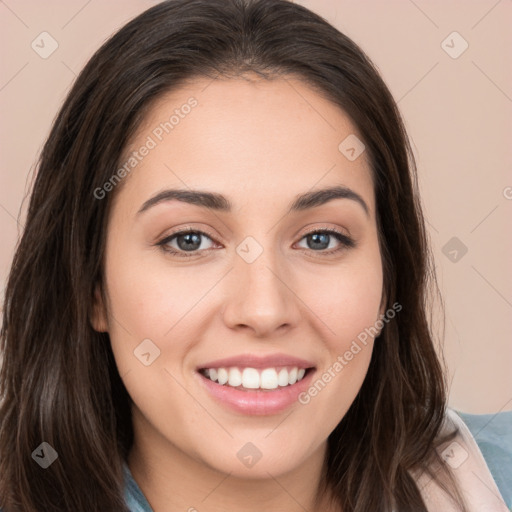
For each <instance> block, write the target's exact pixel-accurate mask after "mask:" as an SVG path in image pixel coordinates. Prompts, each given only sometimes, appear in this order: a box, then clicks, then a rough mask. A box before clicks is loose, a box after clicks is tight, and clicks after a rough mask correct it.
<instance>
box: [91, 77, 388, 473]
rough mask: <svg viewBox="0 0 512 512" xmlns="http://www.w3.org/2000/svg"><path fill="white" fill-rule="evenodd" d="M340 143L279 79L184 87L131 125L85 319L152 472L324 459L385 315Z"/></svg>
mask: <svg viewBox="0 0 512 512" xmlns="http://www.w3.org/2000/svg"><path fill="white" fill-rule="evenodd" d="M186 105H188V107H186ZM173 114H174V118H171V116H172V115H173ZM169 120H170V121H169ZM166 122H167V125H166V124H165V123H166ZM350 135H352V136H354V135H355V136H358V137H359V139H361V138H362V137H361V136H360V135H359V134H358V131H357V129H356V128H355V126H354V125H353V124H352V123H351V121H350V120H349V118H348V117H347V116H346V115H345V114H344V113H343V111H341V110H340V109H339V108H338V107H337V106H335V105H334V104H332V103H331V102H329V101H328V100H326V99H324V98H322V97H321V96H320V95H318V94H317V93H316V92H314V91H313V90H312V89H310V88H309V87H308V86H307V85H305V84H304V83H302V82H300V81H299V80H296V79H292V78H287V79H283V78H280V79H275V80H273V81H262V80H258V79H254V80H252V81H247V80H243V79H234V80H216V81H213V82H212V81H210V80H203V79H198V80H196V81H195V82H191V83H189V84H188V85H187V86H183V87H182V88H180V89H179V90H175V91H172V93H170V94H168V95H166V96H165V97H163V98H161V99H160V100H159V101H158V103H157V104H155V105H154V106H153V107H152V109H151V111H150V112H149V113H148V114H147V117H146V119H145V121H144V123H143V125H142V126H141V127H140V129H139V131H138V133H137V135H136V137H135V138H134V140H133V141H132V143H131V144H130V146H129V148H127V149H126V152H125V160H124V161H123V162H122V163H121V165H120V167H121V166H123V165H125V164H126V166H125V171H126V172H125V173H122V172H121V173H120V174H121V177H122V176H123V174H126V176H125V177H124V178H123V182H122V184H121V185H117V186H118V187H119V190H114V191H111V192H109V193H115V201H114V203H113V208H112V210H111V214H110V218H109V224H108V232H107V246H106V256H105V281H104V283H103V289H104V292H105V296H106V302H105V303H102V302H101V301H100V299H99V298H97V303H96V313H95V315H94V318H93V319H92V322H93V325H94V327H95V328H96V329H97V330H98V331H107V332H108V333H109V335H110V339H111V343H112V349H113V353H114V356H115V360H116V363H117V366H118V369H119V373H120V375H121V377H122V379H123V382H124V384H125V386H126V389H127V390H128V393H129V394H130V395H131V397H132V399H133V402H134V406H133V423H134V429H135V436H136V437H135V443H136V444H138V445H139V446H143V449H144V450H146V451H147V452H150V453H153V454H154V456H155V457H156V458H158V457H165V456H166V455H167V454H168V455H169V457H171V456H178V455H177V454H179V457H180V458H181V459H182V460H188V461H193V462H194V464H197V465H199V466H200V467H203V468H204V467H207V468H210V469H212V468H213V469H216V470H220V471H222V472H224V473H231V474H232V475H233V476H240V477H244V478H257V477H268V473H271V474H272V475H274V476H277V475H279V474H283V473H286V472H290V471H293V470H294V469H295V468H298V467H300V466H301V465H303V464H304V463H306V464H308V463H310V462H311V461H313V460H320V459H319V457H321V456H322V457H323V455H321V454H323V453H324V451H323V450H324V449H325V446H326V439H327V437H328V435H329V434H330V433H331V432H332V430H333V429H334V428H335V427H336V425H337V424H338V423H339V422H340V420H341V419H342V418H343V416H344V415H345V413H346V411H347V410H348V408H349V406H350V405H351V403H352V402H353V400H354V398H355V397H356V395H357V393H358V391H359V389H360V387H361V384H362V382H363V380H364V378H365V375H366V372H367V369H368V365H369V361H370V357H371V353H372V348H373V343H374V342H375V341H374V340H373V338H372V337H371V336H368V335H366V338H365V336H364V335H362V333H365V332H367V331H365V329H368V328H369V327H372V326H374V325H375V323H376V321H377V320H378V319H379V317H380V314H382V313H383V311H384V303H383V301H382V296H383V288H382V286H383V281H382V263H381V255H380V251H379V244H378V237H377V225H376V217H375V198H374V192H373V185H372V178H371V173H370V166H369V161H368V160H367V155H366V152H364V151H363V153H362V154H361V155H360V156H359V157H357V158H356V159H353V158H352V159H349V158H347V156H346V154H347V153H346V151H345V153H343V152H342V151H341V150H340V149H339V146H340V143H341V142H342V141H343V140H344V139H345V138H346V137H348V136H350ZM349 140H350V139H349ZM144 147H145V148H146V149H145V150H144V149H143V148H144ZM133 152H136V154H134V153H133ZM349 154H350V152H349ZM130 158H132V160H130ZM130 162H131V163H130ZM127 169H130V170H129V171H127ZM333 187H339V188H338V192H339V191H341V194H338V195H337V196H336V195H334V196H333V195H331V196H328V194H324V195H321V196H318V197H316V201H308V197H309V199H311V197H312V196H311V194H313V193H315V192H317V191H319V190H321V189H327V188H333ZM108 188H109V187H106V189H108ZM171 190H180V191H183V192H187V194H188V196H182V197H181V199H179V198H177V196H176V193H171V192H169V191H171ZM197 191H201V192H207V193H209V194H215V195H222V196H223V198H217V199H216V200H215V201H212V200H211V197H212V196H207V197H206V199H204V198H203V200H202V202H201V201H200V200H199V199H197V196H196V198H195V199H194V200H193V194H192V192H197ZM304 194H309V196H305V197H303V198H302V199H301V200H299V199H300V196H302V195H304ZM98 200H101V199H98ZM205 201H207V202H205ZM205 205H206V206H205ZM187 230H188V231H189V232H188V233H183V231H187ZM97 297H99V294H98V295H97ZM358 336H359V338H358ZM363 338H365V341H364V342H362V341H361V340H362V339H363ZM226 379H227V382H225V380H226ZM297 379H300V380H297ZM253 461H256V463H254V462H253Z"/></svg>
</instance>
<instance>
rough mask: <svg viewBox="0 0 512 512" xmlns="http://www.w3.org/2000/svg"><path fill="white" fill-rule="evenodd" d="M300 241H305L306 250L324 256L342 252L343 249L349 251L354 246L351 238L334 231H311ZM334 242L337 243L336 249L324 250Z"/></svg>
mask: <svg viewBox="0 0 512 512" xmlns="http://www.w3.org/2000/svg"><path fill="white" fill-rule="evenodd" d="M302 240H306V243H307V247H306V249H309V250H312V251H313V252H320V253H321V254H322V255H325V256H328V255H331V254H334V253H337V252H339V251H343V250H345V249H351V248H353V247H355V245H356V243H355V241H354V240H353V239H352V238H350V237H349V236H347V235H345V234H343V233H341V232H339V231H337V230H335V229H316V230H315V231H311V232H310V233H307V234H306V235H304V236H303V237H302V238H301V241H302ZM336 241H337V242H338V247H334V248H332V246H331V247H330V250H328V251H326V250H324V249H329V246H330V245H331V242H336Z"/></svg>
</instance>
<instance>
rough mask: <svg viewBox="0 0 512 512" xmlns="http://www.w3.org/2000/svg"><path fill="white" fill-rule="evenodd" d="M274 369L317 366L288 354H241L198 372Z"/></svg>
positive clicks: (218, 360) (208, 364) (212, 364)
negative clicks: (231, 368) (208, 369)
mask: <svg viewBox="0 0 512 512" xmlns="http://www.w3.org/2000/svg"><path fill="white" fill-rule="evenodd" d="M234 366H238V367H242V368H272V367H276V366H291V367H297V368H299V369H300V368H304V369H307V368H313V367H314V366H315V364H314V363H313V362H311V361H307V360H306V359H301V358H299V357H294V356H289V355H287V354H269V355H266V356H262V355H257V354H240V355H238V356H233V357H225V358H223V359H216V360H215V361H209V362H207V363H204V364H201V365H200V366H198V368H197V369H198V370H204V369H206V368H230V367H234Z"/></svg>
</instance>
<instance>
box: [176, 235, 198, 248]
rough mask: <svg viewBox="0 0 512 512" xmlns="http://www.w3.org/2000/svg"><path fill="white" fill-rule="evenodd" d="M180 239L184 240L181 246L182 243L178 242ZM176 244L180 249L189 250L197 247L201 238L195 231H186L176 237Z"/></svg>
mask: <svg viewBox="0 0 512 512" xmlns="http://www.w3.org/2000/svg"><path fill="white" fill-rule="evenodd" d="M180 240H184V241H185V244H184V245H183V246H182V244H180ZM178 245H179V247H180V249H183V250H185V251H190V250H193V249H197V248H198V247H199V246H200V245H201V240H200V237H199V236H198V234H197V233H187V234H185V235H181V236H179V237H178Z"/></svg>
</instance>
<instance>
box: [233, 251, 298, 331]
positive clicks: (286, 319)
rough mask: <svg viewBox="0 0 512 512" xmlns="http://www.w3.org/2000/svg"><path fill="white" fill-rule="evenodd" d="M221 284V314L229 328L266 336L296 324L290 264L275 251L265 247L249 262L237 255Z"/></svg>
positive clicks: (295, 302) (296, 304) (296, 310)
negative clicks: (224, 301)
mask: <svg viewBox="0 0 512 512" xmlns="http://www.w3.org/2000/svg"><path fill="white" fill-rule="evenodd" d="M225 286H226V295H225V297H226V304H225V306H224V309H223V315H224V322H225V324H226V325H227V326H228V327H229V328H231V329H235V330H244V329H245V330H248V331H252V332H251V335H252V336H254V337H258V338H266V337H271V336H275V335H276V334H275V333H277V331H283V332H285V331H286V330H290V329H291V328H293V327H294V326H296V325H297V323H298V321H299V318H300V304H301V303H302V302H301V300H300V298H299V297H298V295H297V292H296V291H294V289H293V288H294V286H293V276H292V275H291V270H290V266H289V265H287V264H286V261H283V260H282V259H279V256H278V255H276V253H275V251H272V250H271V249H268V248H266V249H265V250H264V251H263V252H262V253H261V254H260V255H259V256H258V257H257V258H256V259H255V260H254V261H252V262H251V263H249V262H248V261H246V260H245V259H244V258H242V257H240V256H239V255H238V254H237V255H236V256H235V262H234V268H233V270H232V271H231V272H230V273H229V277H228V280H227V282H226V283H225ZM281 334H282V333H281Z"/></svg>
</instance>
